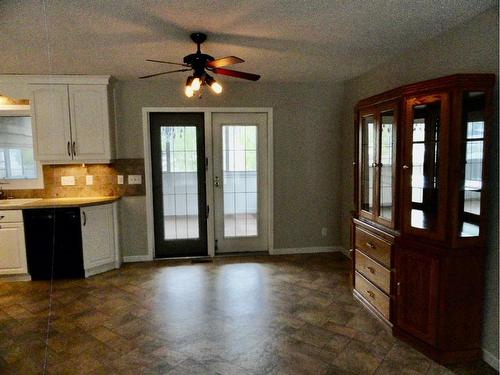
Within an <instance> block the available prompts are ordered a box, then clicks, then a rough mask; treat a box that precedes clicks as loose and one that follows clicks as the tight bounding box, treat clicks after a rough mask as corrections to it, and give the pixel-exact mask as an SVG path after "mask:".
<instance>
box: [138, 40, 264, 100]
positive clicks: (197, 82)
mask: <svg viewBox="0 0 500 375" xmlns="http://www.w3.org/2000/svg"><path fill="white" fill-rule="evenodd" d="M191 39H192V40H193V42H195V43H196V45H197V50H196V53H192V54H190V55H187V56H184V59H183V63H176V62H171V61H162V60H151V59H147V60H146V61H151V62H156V63H161V64H170V65H179V66H182V67H184V68H183V69H177V70H169V71H166V72H160V73H156V74H150V75H147V76H142V77H139V78H141V79H144V78H151V77H156V76H160V75H164V74H170V73H177V72H187V71H190V70H192V71H193V74H192V75H191V76H189V77H188V79H187V81H186V87H185V89H184V93H185V94H186V96H187V97H189V98H190V97H192V96H193V95H194V93H195V92H196V91H198V90H200V88H201V87H202V86H203V85H207V86H209V87H210V88H211V89H212V91H213V92H215V93H216V94H220V93H221V92H222V86H221V85H220V84H219V83H218V82H217V81H216V80H215V79H214V78H213V77H212V76H210V75H209V74H208V72H212V73H214V74H221V75H225V76H230V77H235V78H242V79H247V80H250V81H257V80H258V79H259V78H260V75H258V74H253V73H246V72H240V71H237V70H231V69H225V68H222V67H223V66H227V65H233V64H239V63H242V62H244V60H243V59H240V58H239V57H236V56H227V57H223V58H220V59H214V58H213V57H212V56H210V55H207V54H205V53H201V49H200V45H201V44H202V43H203V42H204V41H205V40H206V39H207V35H206V34H204V33H193V34H191Z"/></svg>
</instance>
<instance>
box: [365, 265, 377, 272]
mask: <svg viewBox="0 0 500 375" xmlns="http://www.w3.org/2000/svg"><path fill="white" fill-rule="evenodd" d="M366 269H367V270H368V271H370V272H371V273H375V268H373V267H370V266H366Z"/></svg>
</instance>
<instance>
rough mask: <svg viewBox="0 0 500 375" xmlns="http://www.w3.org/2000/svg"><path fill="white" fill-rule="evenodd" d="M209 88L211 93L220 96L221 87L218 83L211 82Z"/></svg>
mask: <svg viewBox="0 0 500 375" xmlns="http://www.w3.org/2000/svg"><path fill="white" fill-rule="evenodd" d="M210 88H211V89H212V91H213V92H215V93H216V94H220V93H221V92H222V86H221V85H220V84H219V83H218V82H215V81H214V82H213V83H212V84H211V85H210Z"/></svg>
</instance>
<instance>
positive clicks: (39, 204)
mask: <svg viewBox="0 0 500 375" xmlns="http://www.w3.org/2000/svg"><path fill="white" fill-rule="evenodd" d="M118 199H120V197H118V196H113V197H86V198H43V199H38V200H36V201H32V202H28V203H24V204H18V203H16V202H15V201H16V200H15V199H13V200H12V201H13V202H12V204H8V203H4V202H8V201H9V199H6V200H1V201H0V211H1V210H25V209H31V208H59V207H85V206H98V205H101V204H108V203H112V202H116V201H117V200H118Z"/></svg>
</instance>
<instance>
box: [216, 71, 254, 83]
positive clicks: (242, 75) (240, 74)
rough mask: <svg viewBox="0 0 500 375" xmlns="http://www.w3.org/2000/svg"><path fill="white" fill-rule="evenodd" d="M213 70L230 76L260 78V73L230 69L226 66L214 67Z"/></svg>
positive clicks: (250, 78)
mask: <svg viewBox="0 0 500 375" xmlns="http://www.w3.org/2000/svg"><path fill="white" fill-rule="evenodd" d="M212 72H214V73H215V74H222V75H225V76H230V77H236V78H243V79H248V80H250V81H257V80H258V79H259V78H260V75H258V74H253V73H246V72H240V71H237V70H230V69H224V68H214V69H212Z"/></svg>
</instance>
